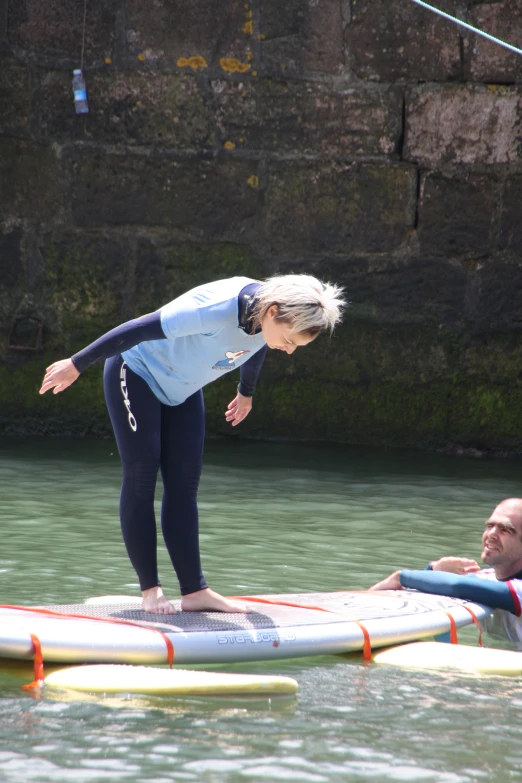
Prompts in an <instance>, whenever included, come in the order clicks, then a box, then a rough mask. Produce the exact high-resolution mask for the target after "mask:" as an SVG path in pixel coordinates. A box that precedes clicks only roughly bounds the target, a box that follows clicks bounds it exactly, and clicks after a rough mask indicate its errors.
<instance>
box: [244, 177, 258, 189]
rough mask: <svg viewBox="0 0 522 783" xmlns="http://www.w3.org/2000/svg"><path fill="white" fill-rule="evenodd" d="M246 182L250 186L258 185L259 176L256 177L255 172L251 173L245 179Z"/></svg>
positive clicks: (256, 186) (255, 186)
mask: <svg viewBox="0 0 522 783" xmlns="http://www.w3.org/2000/svg"><path fill="white" fill-rule="evenodd" d="M247 182H248V184H249V185H250V187H251V188H258V187H259V177H256V175H255V174H252V176H251V177H249V178H248V179H247Z"/></svg>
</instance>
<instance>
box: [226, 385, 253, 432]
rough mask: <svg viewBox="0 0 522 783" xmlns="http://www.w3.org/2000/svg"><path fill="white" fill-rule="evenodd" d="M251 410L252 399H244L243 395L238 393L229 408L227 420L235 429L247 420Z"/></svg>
mask: <svg viewBox="0 0 522 783" xmlns="http://www.w3.org/2000/svg"><path fill="white" fill-rule="evenodd" d="M251 410H252V397H243V395H242V394H240V393H239V392H238V393H237V395H236V396H235V397H234V399H233V400H232V402H231V403H230V404H229V405H228V407H227V410H226V412H225V419H226V420H227V421H229V422H230V423H231V424H232V426H233V427H235V426H236V424H240V423H241V422H242V421H243V419H246V417H247V416H248V414H249V413H250V411H251Z"/></svg>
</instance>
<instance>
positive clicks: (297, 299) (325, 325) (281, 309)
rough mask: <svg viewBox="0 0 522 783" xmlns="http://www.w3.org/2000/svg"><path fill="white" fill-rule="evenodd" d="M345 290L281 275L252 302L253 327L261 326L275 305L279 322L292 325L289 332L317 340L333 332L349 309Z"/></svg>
mask: <svg viewBox="0 0 522 783" xmlns="http://www.w3.org/2000/svg"><path fill="white" fill-rule="evenodd" d="M342 294H343V289H342V288H340V287H339V286H337V285H333V284H332V283H323V282H321V281H320V280H317V278H315V277H312V275H278V276H275V277H269V278H268V280H265V281H264V282H263V283H261V288H259V289H258V291H257V293H256V295H255V297H254V302H253V311H252V321H253V326H254V328H256V327H257V326H259V324H260V323H261V321H262V320H263V318H264V317H265V316H266V314H267V312H268V310H269V309H270V308H271V307H272V305H276V306H277V309H278V315H277V316H276V317H277V319H278V320H280V321H284V322H285V323H288V324H290V331H291V332H297V333H298V334H308V335H310V336H314V337H315V335H317V334H319V333H320V332H326V331H328V332H332V331H333V328H334V326H335V325H336V324H337V323H338V322H339V321H340V320H341V315H342V309H343V307H344V306H345V305H346V302H345V300H344V299H343V298H342Z"/></svg>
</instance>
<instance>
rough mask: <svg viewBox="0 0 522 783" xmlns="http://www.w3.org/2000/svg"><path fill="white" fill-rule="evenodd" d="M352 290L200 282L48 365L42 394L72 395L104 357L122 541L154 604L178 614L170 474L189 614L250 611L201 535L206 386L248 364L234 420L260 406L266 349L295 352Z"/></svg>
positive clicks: (313, 283)
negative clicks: (204, 563) (160, 564)
mask: <svg viewBox="0 0 522 783" xmlns="http://www.w3.org/2000/svg"><path fill="white" fill-rule="evenodd" d="M341 294H342V291H341V289H340V288H338V287H337V286H335V285H331V284H330V283H322V282H320V281H319V280H317V279H316V278H314V277H312V276H310V275H283V276H279V277H272V278H269V279H268V280H266V281H264V282H262V283H259V282H257V281H255V280H252V279H250V278H246V277H234V278H230V279H228V280H218V281H217V282H214V283H209V284H208V285H201V286H198V287H197V288H194V289H192V290H191V291H189V292H188V293H186V294H183V295H182V296H180V297H178V298H177V299H175V300H174V301H172V302H170V303H169V304H167V305H165V306H164V307H162V308H160V309H159V310H157V311H156V312H154V313H149V314H148V315H145V316H142V317H141V318H136V319H135V320H132V321H128V322H127V323H124V324H122V325H121V326H118V327H116V329H113V330H112V331H110V332H107V334H105V335H103V336H102V337H100V338H99V339H98V340H96V341H95V342H94V343H92V344H91V345H88V346H87V347H86V348H84V349H83V350H82V351H80V352H79V353H77V354H75V355H74V356H72V357H71V358H70V359H63V360H61V361H59V362H55V364H52V365H51V366H50V367H48V368H47V372H46V374H45V377H44V380H43V383H42V387H41V389H40V394H44V393H45V392H47V391H49V389H54V394H57V393H59V392H62V391H64V389H66V388H67V387H68V386H70V385H71V384H72V383H74V381H75V380H76V379H77V378H78V377H79V375H80V373H82V372H83V371H84V370H86V369H87V368H88V367H90V366H91V365H92V364H95V363H96V362H99V361H101V360H103V359H105V360H106V362H105V371H104V387H105V399H106V401H107V407H108V410H109V415H110V417H111V422H112V426H113V429H114V434H115V436H116V442H117V444H118V450H119V452H120V456H121V461H122V466H123V485H122V491H121V499H120V519H121V527H122V532H123V539H124V541H125V546H126V548H127V552H128V555H129V558H130V560H131V563H132V565H133V566H134V569H135V570H136V573H137V574H138V578H139V581H140V587H141V591H142V594H143V604H142V605H143V609H144V610H146V611H150V612H159V613H168V614H170V613H173V612H174V611H175V610H174V607H173V606H172V604H171V603H170V602H169V601H168V600H167V598H166V597H165V595H164V593H163V590H162V588H161V585H160V581H159V577H158V568H157V556H156V520H155V515H154V490H155V486H156V479H157V475H158V471H161V476H162V479H163V501H162V510H161V526H162V532H163V538H164V540H165V544H166V547H167V550H168V553H169V555H170V558H171V560H172V564H173V566H174V570H175V571H176V574H177V577H178V580H179V583H180V590H181V608H182V609H183V610H185V611H198V610H199V611H201V610H207V611H223V612H237V611H245V609H244V607H243V606H241V605H240V604H237V603H235V602H233V601H229V600H228V599H227V598H224V597H223V596H221V595H219V594H218V593H216V592H214V591H213V590H211V589H210V588H209V587H208V585H207V583H206V581H205V577H204V576H203V572H202V569H201V561H200V554H199V541H198V510H197V502H196V498H197V491H198V486H199V479H200V476H201V468H202V454H203V441H204V436H205V412H204V404H203V392H202V388H203V386H205V385H206V384H207V383H211V382H212V381H214V380H216V378H219V377H220V376H222V375H223V374H224V373H226V372H229V371H230V370H233V369H235V368H237V367H240V368H241V370H240V382H239V386H238V391H237V394H236V396H235V397H234V399H233V400H232V402H231V403H230V404H229V405H228V408H227V411H226V413H225V418H226V420H227V421H228V422H230V423H231V424H232V426H236V425H237V424H239V423H240V422H241V421H243V419H244V418H245V417H246V416H247V415H248V414H249V413H250V410H251V408H252V394H253V392H254V388H255V385H256V382H257V378H258V376H259V371H260V369H261V365H262V363H263V359H264V357H265V353H266V349H267V347H268V348H272V349H275V350H280V351H284V352H285V353H287V354H292V353H293V352H294V351H295V350H296V348H299V347H302V346H305V345H308V343H311V342H312V341H313V340H314V339H315V338H316V337H317V335H318V334H319V333H320V332H323V331H329V332H331V331H332V330H333V328H334V326H335V324H336V323H337V322H338V321H339V319H340V317H341V310H342V307H343V305H344V302H343V300H342V299H341Z"/></svg>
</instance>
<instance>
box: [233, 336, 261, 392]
mask: <svg viewBox="0 0 522 783" xmlns="http://www.w3.org/2000/svg"><path fill="white" fill-rule="evenodd" d="M267 347H268V346H266V345H263V347H262V348H261V349H260V350H259V351H257V352H256V353H255V354H254V355H253V356H251V357H250V359H248V360H247V361H246V362H245V363H244V364H242V365H241V369H240V371H239V373H240V375H239V386H238V387H237V390H238V392H239V393H240V394H242V395H243V397H251V396H252V395H253V393H254V389H255V388H256V383H257V379H258V378H259V373H260V372H261V367H262V366H263V362H264V360H265V356H266V350H267Z"/></svg>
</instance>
